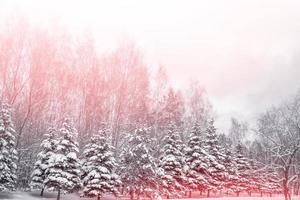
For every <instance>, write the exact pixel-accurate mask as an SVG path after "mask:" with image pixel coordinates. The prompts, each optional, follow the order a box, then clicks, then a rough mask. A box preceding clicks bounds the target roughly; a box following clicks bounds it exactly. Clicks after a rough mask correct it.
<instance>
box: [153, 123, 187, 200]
mask: <svg viewBox="0 0 300 200" xmlns="http://www.w3.org/2000/svg"><path fill="white" fill-rule="evenodd" d="M163 144H164V146H163V148H162V150H161V156H160V158H159V169H160V170H161V174H160V179H161V180H160V183H161V186H160V190H161V192H162V194H164V195H166V196H167V197H168V198H169V196H171V195H176V196H181V194H183V193H184V190H185V187H184V185H185V184H186V177H185V172H184V166H185V164H184V154H183V142H182V141H181V140H180V137H179V135H178V132H177V131H176V127H175V126H171V127H170V128H169V132H168V134H167V135H166V136H165V137H164V138H163Z"/></svg>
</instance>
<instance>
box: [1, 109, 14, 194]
mask: <svg viewBox="0 0 300 200" xmlns="http://www.w3.org/2000/svg"><path fill="white" fill-rule="evenodd" d="M14 135H15V130H14V125H13V123H12V120H11V112H10V106H9V105H7V104H4V103H3V104H1V107H0V191H11V190H15V186H16V180H17V176H16V170H17V165H16V161H17V159H18V157H17V151H16V149H15V147H16V143H15V140H16V138H15V136H14Z"/></svg>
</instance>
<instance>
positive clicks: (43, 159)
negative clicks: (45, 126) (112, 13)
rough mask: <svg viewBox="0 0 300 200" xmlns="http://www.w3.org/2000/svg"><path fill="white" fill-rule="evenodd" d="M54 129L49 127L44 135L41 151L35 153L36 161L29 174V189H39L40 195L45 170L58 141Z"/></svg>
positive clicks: (48, 165)
mask: <svg viewBox="0 0 300 200" xmlns="http://www.w3.org/2000/svg"><path fill="white" fill-rule="evenodd" d="M56 137H57V136H56V130H55V129H54V128H49V130H48V133H46V134H45V135H44V138H45V139H44V140H43V141H42V144H41V152H40V153H39V154H38V155H37V161H36V163H35V165H34V170H33V172H32V174H31V183H30V187H31V189H41V196H43V193H44V180H45V179H46V170H47V169H48V168H49V167H50V162H49V160H50V158H51V157H52V156H53V155H54V154H55V153H56V150H57V145H58V141H57V138H56Z"/></svg>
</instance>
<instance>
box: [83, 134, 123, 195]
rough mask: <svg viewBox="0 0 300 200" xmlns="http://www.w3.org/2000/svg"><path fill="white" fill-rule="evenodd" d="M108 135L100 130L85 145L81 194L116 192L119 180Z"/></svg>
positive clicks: (115, 193)
mask: <svg viewBox="0 0 300 200" xmlns="http://www.w3.org/2000/svg"><path fill="white" fill-rule="evenodd" d="M107 137H108V135H107V134H106V132H105V131H103V130H101V131H99V133H98V134H96V135H94V136H93V137H92V138H91V140H90V142H89V143H88V144H87V145H86V146H85V148H84V151H83V159H82V164H83V166H82V180H83V195H84V196H87V197H95V196H96V197H98V199H100V198H101V197H102V195H103V194H104V193H112V194H114V195H117V194H118V190H117V189H118V188H117V187H118V186H119V185H120V181H119V180H118V176H117V175H116V174H115V169H116V162H115V159H114V157H113V153H112V147H111V146H110V145H109V142H108V140H107Z"/></svg>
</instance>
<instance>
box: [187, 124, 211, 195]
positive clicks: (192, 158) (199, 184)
mask: <svg viewBox="0 0 300 200" xmlns="http://www.w3.org/2000/svg"><path fill="white" fill-rule="evenodd" d="M202 138H203V136H202V130H201V127H200V125H199V124H198V123H195V124H194V126H193V128H192V131H191V134H190V136H189V138H188V143H187V148H186V155H185V158H186V164H187V166H188V169H187V173H186V174H187V178H188V187H189V188H190V189H198V190H199V191H204V190H205V189H207V185H208V179H209V178H210V175H209V155H208V153H207V152H206V151H205V150H204V149H203V139H202ZM190 195H191V193H190Z"/></svg>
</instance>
